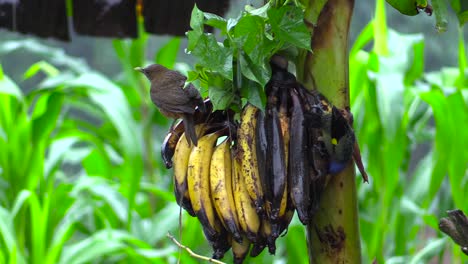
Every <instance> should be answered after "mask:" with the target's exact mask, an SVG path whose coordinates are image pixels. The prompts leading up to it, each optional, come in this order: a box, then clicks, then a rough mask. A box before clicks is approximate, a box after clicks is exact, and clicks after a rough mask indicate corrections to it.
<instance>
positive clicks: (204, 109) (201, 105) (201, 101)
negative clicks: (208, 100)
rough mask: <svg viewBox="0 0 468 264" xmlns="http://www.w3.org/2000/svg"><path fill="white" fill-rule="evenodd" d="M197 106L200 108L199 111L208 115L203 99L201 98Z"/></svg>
mask: <svg viewBox="0 0 468 264" xmlns="http://www.w3.org/2000/svg"><path fill="white" fill-rule="evenodd" d="M197 106H198V109H199V110H200V111H201V112H202V113H206V106H205V102H204V101H203V99H201V97H200V100H199V101H198V103H197Z"/></svg>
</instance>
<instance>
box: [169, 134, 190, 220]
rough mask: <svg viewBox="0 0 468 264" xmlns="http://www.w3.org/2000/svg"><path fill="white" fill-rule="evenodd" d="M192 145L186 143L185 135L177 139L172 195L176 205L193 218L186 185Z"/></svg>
mask: <svg viewBox="0 0 468 264" xmlns="http://www.w3.org/2000/svg"><path fill="white" fill-rule="evenodd" d="M192 147H193V146H192V145H189V144H188V143H187V140H186V139H185V133H183V134H182V136H181V137H180V138H179V141H178V143H177V145H176V148H175V155H174V194H175V197H176V201H177V204H178V205H180V206H181V207H182V208H184V209H185V210H186V211H187V212H188V213H189V214H190V215H191V216H195V212H194V211H193V207H192V203H191V202H190V200H191V199H190V196H189V192H188V184H187V168H188V164H189V158H190V153H191V152H192Z"/></svg>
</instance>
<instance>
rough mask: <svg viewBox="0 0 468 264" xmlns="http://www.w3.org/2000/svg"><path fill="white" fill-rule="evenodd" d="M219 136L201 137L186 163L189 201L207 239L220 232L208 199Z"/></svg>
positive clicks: (213, 134)
mask: <svg viewBox="0 0 468 264" xmlns="http://www.w3.org/2000/svg"><path fill="white" fill-rule="evenodd" d="M219 136H220V133H219V132H214V133H211V134H208V135H205V136H202V137H201V138H200V139H199V141H198V145H197V146H195V147H193V149H192V151H191V153H190V157H189V161H188V172H187V184H188V193H189V197H190V201H191V202H192V208H193V211H194V212H195V214H196V216H197V217H198V220H199V221H200V222H201V224H202V225H203V227H204V231H205V235H206V236H207V237H208V238H211V237H216V235H217V233H218V231H217V230H220V223H219V221H217V216H216V214H215V209H214V207H213V204H212V202H211V198H210V197H211V192H210V179H209V178H210V162H211V156H212V154H213V150H214V148H215V144H216V140H217V139H218V137H219ZM209 240H213V239H209Z"/></svg>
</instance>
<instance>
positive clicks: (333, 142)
mask: <svg viewBox="0 0 468 264" xmlns="http://www.w3.org/2000/svg"><path fill="white" fill-rule="evenodd" d="M331 143H332V144H333V145H335V146H336V145H337V144H338V141H337V140H336V138H332V139H331Z"/></svg>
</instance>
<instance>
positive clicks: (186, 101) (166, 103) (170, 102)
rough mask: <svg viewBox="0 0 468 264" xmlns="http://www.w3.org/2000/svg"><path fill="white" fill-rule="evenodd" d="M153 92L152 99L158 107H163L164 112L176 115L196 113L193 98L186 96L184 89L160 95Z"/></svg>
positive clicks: (172, 90)
mask: <svg viewBox="0 0 468 264" xmlns="http://www.w3.org/2000/svg"><path fill="white" fill-rule="evenodd" d="M154 91H155V90H153V89H152V91H151V99H152V100H153V102H154V103H155V104H156V105H157V106H158V107H161V106H163V108H164V110H166V111H169V112H174V113H188V114H192V113H194V112H195V106H194V104H193V101H192V100H191V98H189V97H188V96H187V94H185V91H184V89H182V88H177V89H171V90H170V91H167V92H163V93H161V91H159V92H158V93H155V92H154Z"/></svg>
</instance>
